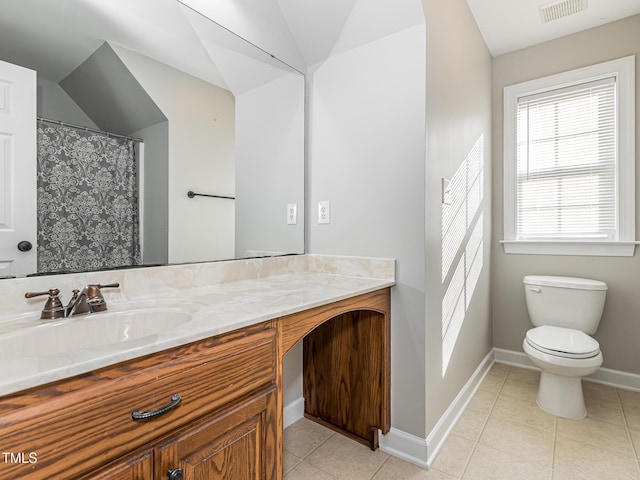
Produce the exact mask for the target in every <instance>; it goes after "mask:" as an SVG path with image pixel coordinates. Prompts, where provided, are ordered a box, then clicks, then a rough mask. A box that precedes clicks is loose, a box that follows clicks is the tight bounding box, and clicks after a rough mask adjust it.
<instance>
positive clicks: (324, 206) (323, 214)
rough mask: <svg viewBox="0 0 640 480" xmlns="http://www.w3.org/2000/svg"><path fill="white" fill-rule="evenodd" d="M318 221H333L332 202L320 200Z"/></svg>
mask: <svg viewBox="0 0 640 480" xmlns="http://www.w3.org/2000/svg"><path fill="white" fill-rule="evenodd" d="M318 223H331V204H330V203H329V202H318Z"/></svg>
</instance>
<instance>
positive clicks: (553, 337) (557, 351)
mask: <svg viewBox="0 0 640 480" xmlns="http://www.w3.org/2000/svg"><path fill="white" fill-rule="evenodd" d="M527 343H528V344H529V345H531V346H532V347H533V348H535V349H537V350H540V351H542V352H545V353H549V354H550V355H557V356H559V357H566V358H591V357H595V356H596V355H597V354H598V353H599V352H600V344H599V343H598V342H597V341H596V340H595V339H593V338H592V337H590V336H589V335H587V334H586V333H584V332H581V331H580V330H575V329H573V328H562V327H552V326H550V325H543V326H542V327H536V328H532V329H531V330H529V331H528V332H527Z"/></svg>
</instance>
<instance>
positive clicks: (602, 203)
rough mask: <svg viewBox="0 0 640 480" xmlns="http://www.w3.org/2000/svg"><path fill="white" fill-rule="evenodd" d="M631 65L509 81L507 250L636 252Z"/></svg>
mask: <svg viewBox="0 0 640 480" xmlns="http://www.w3.org/2000/svg"><path fill="white" fill-rule="evenodd" d="M634 63H635V61H634V57H626V58H623V59H620V60H614V61H612V62H607V63H603V64H599V65H594V66H591V67H587V68H583V69H579V70H573V71H571V72H566V73H563V74H559V75H554V76H551V77H545V78H542V79H539V80H533V81H530V82H525V83H521V84H517V85H513V86H510V87H506V88H505V91H504V100H505V103H504V205H505V206H504V227H505V239H504V241H503V244H504V248H505V252H507V253H546V254H559V255H616V256H622V255H629V256H630V255H633V252H634V248H635V241H634V240H635V238H634V237H635V188H634V186H635V185H634V181H635V174H634V171H635V165H634V164H635V158H634V155H635V142H634V131H635V127H634V118H635V114H634V109H633V106H634V92H635V84H634V70H635V66H634Z"/></svg>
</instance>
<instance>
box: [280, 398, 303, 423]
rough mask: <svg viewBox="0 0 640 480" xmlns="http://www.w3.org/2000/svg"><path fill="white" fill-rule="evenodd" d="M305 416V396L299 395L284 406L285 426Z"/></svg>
mask: <svg viewBox="0 0 640 480" xmlns="http://www.w3.org/2000/svg"><path fill="white" fill-rule="evenodd" d="M302 417H304V397H299V398H297V399H295V400H294V401H293V402H291V403H288V404H287V405H285V406H284V415H283V425H284V427H283V428H287V427H288V426H289V425H293V424H294V423H296V422H297V421H298V420H300V419H301V418H302Z"/></svg>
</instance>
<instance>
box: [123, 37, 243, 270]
mask: <svg viewBox="0 0 640 480" xmlns="http://www.w3.org/2000/svg"><path fill="white" fill-rule="evenodd" d="M114 50H115V51H116V53H117V54H118V56H120V58H121V59H122V61H123V62H124V63H125V64H126V66H127V68H128V69H129V70H130V71H131V73H132V74H133V75H134V76H135V77H136V79H137V80H138V81H139V82H140V84H141V85H142V86H143V87H144V89H145V90H146V91H147V93H148V94H149V96H150V97H151V98H152V99H153V100H154V101H155V102H156V104H157V105H158V107H159V108H160V110H162V112H163V114H164V115H165V116H166V117H167V119H168V121H169V180H168V183H169V199H168V201H169V224H168V231H169V244H168V248H169V255H168V257H169V258H168V259H169V262H171V263H179V262H191V261H203V260H215V259H224V258H233V257H234V256H235V255H234V235H235V233H234V232H235V219H234V201H233V200H224V199H213V198H206V197H196V198H194V199H189V198H188V197H187V192H188V191H189V190H193V191H194V192H198V193H207V194H216V195H225V196H234V194H235V99H234V97H233V95H232V94H231V93H230V92H229V91H227V90H223V89H221V88H219V87H216V86H214V85H211V84H209V83H207V82H204V81H202V80H199V79H197V78H195V77H192V76H189V75H187V74H185V73H183V72H180V71H178V70H175V69H173V68H171V67H168V66H166V65H164V64H162V63H159V62H156V61H154V60H151V59H149V58H148V57H144V56H142V55H139V54H137V53H134V52H131V51H129V50H126V49H123V48H118V47H114Z"/></svg>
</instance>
